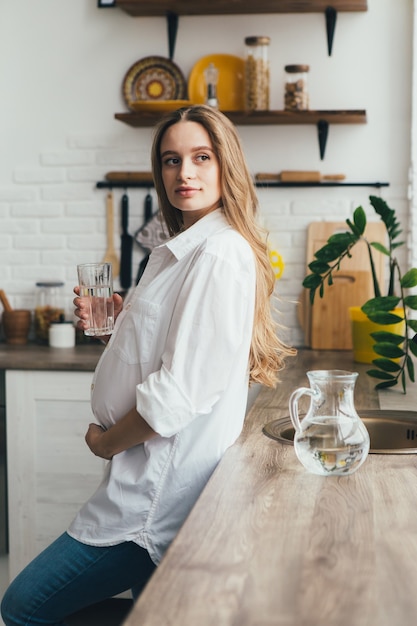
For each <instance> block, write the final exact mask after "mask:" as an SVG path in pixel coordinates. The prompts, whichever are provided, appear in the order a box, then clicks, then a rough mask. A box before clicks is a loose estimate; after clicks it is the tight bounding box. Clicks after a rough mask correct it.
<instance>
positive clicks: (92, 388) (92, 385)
mask: <svg viewBox="0 0 417 626" xmlns="http://www.w3.org/2000/svg"><path fill="white" fill-rule="evenodd" d="M93 390H94V383H91V391H93Z"/></svg>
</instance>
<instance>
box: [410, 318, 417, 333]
mask: <svg viewBox="0 0 417 626" xmlns="http://www.w3.org/2000/svg"><path fill="white" fill-rule="evenodd" d="M408 325H409V327H410V328H411V330H414V332H416V333H417V320H408Z"/></svg>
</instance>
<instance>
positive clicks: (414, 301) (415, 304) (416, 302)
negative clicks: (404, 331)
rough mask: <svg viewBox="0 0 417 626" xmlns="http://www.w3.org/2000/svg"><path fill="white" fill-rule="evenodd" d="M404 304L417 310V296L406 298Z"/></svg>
mask: <svg viewBox="0 0 417 626" xmlns="http://www.w3.org/2000/svg"><path fill="white" fill-rule="evenodd" d="M404 304H405V305H406V306H408V307H409V308H410V309H414V311H416V310H417V296H406V297H405V298H404Z"/></svg>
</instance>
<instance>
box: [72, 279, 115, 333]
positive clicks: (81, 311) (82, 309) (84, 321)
mask: <svg viewBox="0 0 417 626" xmlns="http://www.w3.org/2000/svg"><path fill="white" fill-rule="evenodd" d="M74 293H75V295H76V297H75V298H74V300H73V304H74V307H75V308H74V315H75V316H76V317H78V318H79V321H78V322H77V328H78V329H79V330H82V331H84V330H87V328H88V327H89V324H88V313H89V311H88V304H87V302H86V301H85V300H84V298H80V288H79V287H78V286H77V287H74ZM113 302H114V321H116V319H117V318H118V316H119V314H120V313H121V312H122V310H123V298H122V296H121V295H119V294H118V293H114V294H113Z"/></svg>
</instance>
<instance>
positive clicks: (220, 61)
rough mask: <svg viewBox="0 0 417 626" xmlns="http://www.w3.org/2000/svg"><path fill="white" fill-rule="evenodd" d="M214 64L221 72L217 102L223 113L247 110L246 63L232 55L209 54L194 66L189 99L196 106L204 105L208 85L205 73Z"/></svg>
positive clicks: (189, 82)
mask: <svg viewBox="0 0 417 626" xmlns="http://www.w3.org/2000/svg"><path fill="white" fill-rule="evenodd" d="M210 63H212V64H213V65H214V66H215V67H216V68H217V69H218V70H219V78H218V82H217V100H218V103H219V109H220V110H221V111H243V110H244V108H245V61H244V59H241V58H240V57H237V56H233V55H232V54H209V55H207V56H204V57H202V58H201V59H199V60H198V61H197V63H196V64H195V65H194V66H193V68H192V70H191V72H190V76H189V78H188V97H189V99H190V100H191V101H192V102H193V103H194V104H204V103H205V102H206V99H207V85H206V80H205V77H204V71H205V70H206V69H207V68H208V67H209V65H210Z"/></svg>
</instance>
